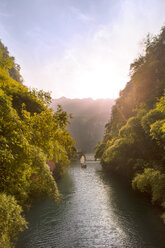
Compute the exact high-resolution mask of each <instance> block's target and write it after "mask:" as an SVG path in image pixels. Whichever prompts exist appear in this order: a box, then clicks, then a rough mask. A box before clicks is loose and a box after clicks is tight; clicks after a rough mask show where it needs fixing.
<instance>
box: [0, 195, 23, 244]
mask: <svg viewBox="0 0 165 248" xmlns="http://www.w3.org/2000/svg"><path fill="white" fill-rule="evenodd" d="M26 228H27V222H26V221H25V219H24V218H23V217H22V208H21V206H19V205H18V204H17V201H16V200H15V198H14V197H13V196H10V195H6V194H4V193H0V247H5V248H10V247H11V246H12V245H13V242H14V241H15V239H16V238H17V235H18V233H19V232H21V231H23V230H24V229H26Z"/></svg>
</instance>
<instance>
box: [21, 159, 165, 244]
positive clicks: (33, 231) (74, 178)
mask: <svg viewBox="0 0 165 248" xmlns="http://www.w3.org/2000/svg"><path fill="white" fill-rule="evenodd" d="M59 188H60V191H61V192H62V193H63V196H64V199H63V201H62V202H61V203H60V204H59V205H56V204H54V202H52V201H51V200H50V199H45V200H44V201H42V202H37V203H36V204H34V206H33V208H32V209H31V210H30V212H29V213H28V216H27V219H28V221H29V229H28V230H26V231H25V232H24V233H22V234H21V236H20V238H19V240H18V243H17V248H41V247H43V248H50V247H51V248H54V247H57V248H71V247H73V248H74V247H75V248H78V247H81V248H83V247H84V248H87V247H90V248H94V247H96V248H97V247H100V248H103V247H113V248H125V247H126V248H127V247H128V248H129V247H130V248H132V247H133V248H140V247H142V248H163V247H165V238H164V226H163V224H162V223H161V220H160V218H159V211H158V210H157V209H155V208H152V207H151V205H150V204H149V203H148V202H146V201H144V200H143V199H141V197H138V196H137V195H135V193H134V192H133V191H132V190H131V189H129V188H128V187H127V186H126V185H125V184H124V183H123V182H120V180H119V179H118V178H115V177H114V176H111V177H110V178H108V177H106V175H104V174H103V173H102V172H101V167H100V165H99V162H92V163H91V162H90V163H89V164H88V168H87V169H85V170H83V169H81V168H80V165H79V164H78V163H76V162H74V163H72V165H71V168H70V169H69V171H68V173H67V174H66V176H65V177H64V178H63V179H62V180H61V181H60V183H59Z"/></svg>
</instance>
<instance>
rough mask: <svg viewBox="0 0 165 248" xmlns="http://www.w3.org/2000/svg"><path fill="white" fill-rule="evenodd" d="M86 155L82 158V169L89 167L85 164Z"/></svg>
mask: <svg viewBox="0 0 165 248" xmlns="http://www.w3.org/2000/svg"><path fill="white" fill-rule="evenodd" d="M85 160H86V158H85V155H82V156H81V158H80V163H81V168H87V165H86V164H85Z"/></svg>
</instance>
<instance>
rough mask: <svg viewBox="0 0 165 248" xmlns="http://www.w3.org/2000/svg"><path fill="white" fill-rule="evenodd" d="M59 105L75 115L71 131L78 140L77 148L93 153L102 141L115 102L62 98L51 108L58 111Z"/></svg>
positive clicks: (55, 101) (109, 100)
mask: <svg viewBox="0 0 165 248" xmlns="http://www.w3.org/2000/svg"><path fill="white" fill-rule="evenodd" d="M58 104H60V105H61V106H62V108H63V109H64V110H65V111H67V112H68V113H71V114H72V115H73V119H71V125H69V131H70V132H71V135H72V136H73V137H74V138H75V140H76V145H77V148H78V149H79V150H81V151H83V152H93V151H94V147H95V146H96V145H97V143H98V141H100V140H101V139H102V136H103V134H104V127H105V124H106V123H107V122H108V120H109V118H110V113H111V108H112V105H113V104H114V100H112V99H97V100H93V99H91V98H84V99H68V98H65V97H61V98H59V99H55V100H53V102H52V105H51V107H52V108H53V109H54V110H56V109H57V105H58Z"/></svg>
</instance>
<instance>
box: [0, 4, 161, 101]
mask: <svg viewBox="0 0 165 248" xmlns="http://www.w3.org/2000/svg"><path fill="white" fill-rule="evenodd" d="M164 13H165V0H0V38H1V40H2V42H3V43H4V44H5V45H6V46H7V47H8V49H9V51H10V54H11V55H13V56H15V57H16V62H17V63H19V64H20V65H21V68H22V69H21V74H22V76H23V78H24V84H26V85H28V86H30V87H33V88H38V89H44V90H46V91H52V96H53V97H55V98H58V97H61V96H66V97H70V98H75V97H76V98H83V97H93V98H116V97H117V96H118V93H119V90H120V89H122V88H123V87H124V86H125V84H126V82H127V81H128V80H129V77H128V74H129V65H130V63H131V62H133V60H134V59H135V58H136V57H137V56H138V54H139V53H140V52H142V51H143V45H142V43H143V40H144V38H145V37H146V35H147V33H149V32H150V33H152V34H158V33H159V32H160V28H161V27H162V26H163V25H164V24H165V14H164Z"/></svg>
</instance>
